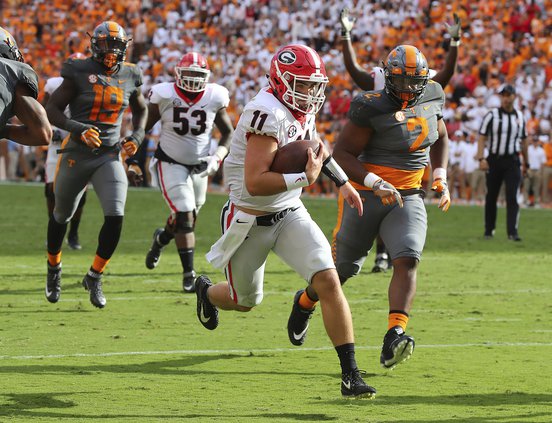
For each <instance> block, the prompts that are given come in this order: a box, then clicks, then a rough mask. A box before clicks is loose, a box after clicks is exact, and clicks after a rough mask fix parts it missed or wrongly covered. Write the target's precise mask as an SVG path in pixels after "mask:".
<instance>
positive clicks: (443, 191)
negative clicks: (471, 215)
mask: <svg viewBox="0 0 552 423" xmlns="http://www.w3.org/2000/svg"><path fill="white" fill-rule="evenodd" d="M431 190H432V191H435V192H436V193H437V194H438V195H439V197H440V199H439V208H440V209H441V210H443V211H444V212H446V211H447V210H448V209H449V207H450V192H449V189H448V185H447V181H445V180H444V179H435V180H434V181H433V183H432V184H431Z"/></svg>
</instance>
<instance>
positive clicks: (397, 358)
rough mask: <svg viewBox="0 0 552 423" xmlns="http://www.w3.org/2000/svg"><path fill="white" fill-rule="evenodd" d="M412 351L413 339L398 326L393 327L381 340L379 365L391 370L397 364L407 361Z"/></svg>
mask: <svg viewBox="0 0 552 423" xmlns="http://www.w3.org/2000/svg"><path fill="white" fill-rule="evenodd" d="M413 351H414V338H412V337H411V336H408V335H407V334H406V333H404V330H403V328H401V327H400V326H394V327H392V328H391V329H389V330H388V331H387V333H386V334H385V337H384V338H383V346H382V348H381V356H380V363H381V365H382V366H383V367H385V368H386V369H390V370H393V369H394V368H395V366H396V365H397V364H401V363H402V362H403V361H406V360H408V359H409V358H410V357H411V356H412V352H413Z"/></svg>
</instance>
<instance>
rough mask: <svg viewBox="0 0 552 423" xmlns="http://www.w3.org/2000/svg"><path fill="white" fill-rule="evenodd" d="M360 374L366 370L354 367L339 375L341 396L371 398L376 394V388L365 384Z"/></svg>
mask: <svg viewBox="0 0 552 423" xmlns="http://www.w3.org/2000/svg"><path fill="white" fill-rule="evenodd" d="M362 374H366V372H364V371H362V370H359V369H355V370H353V371H352V372H349V373H343V374H342V375H341V395H343V398H348V399H357V398H368V399H373V398H374V397H375V396H376V389H375V388H372V387H371V386H368V385H366V382H364V380H363V379H362Z"/></svg>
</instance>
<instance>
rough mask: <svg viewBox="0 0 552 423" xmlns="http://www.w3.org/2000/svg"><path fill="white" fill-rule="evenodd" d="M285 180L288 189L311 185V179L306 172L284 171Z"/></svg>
mask: <svg viewBox="0 0 552 423" xmlns="http://www.w3.org/2000/svg"><path fill="white" fill-rule="evenodd" d="M282 176H283V177H284V182H285V183H286V190H287V191H291V190H292V189H296V188H303V187H308V186H309V180H308V179H307V174H306V173H305V172H301V173H282Z"/></svg>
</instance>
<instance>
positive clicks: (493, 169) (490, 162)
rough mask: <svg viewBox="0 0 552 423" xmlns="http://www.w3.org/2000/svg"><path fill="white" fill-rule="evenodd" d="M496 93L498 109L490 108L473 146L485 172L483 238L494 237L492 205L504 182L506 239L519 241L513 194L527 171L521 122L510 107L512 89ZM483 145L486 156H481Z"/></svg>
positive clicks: (480, 165) (523, 127)
mask: <svg viewBox="0 0 552 423" xmlns="http://www.w3.org/2000/svg"><path fill="white" fill-rule="evenodd" d="M498 94H500V107H498V108H494V109H491V110H490V111H489V112H487V114H486V115H485V117H484V118H483V122H482V123H481V128H480V129H479V140H478V146H477V147H478V148H477V159H478V160H479V168H480V169H481V170H484V171H486V172H487V196H486V197H485V238H486V239H490V238H492V237H493V236H494V232H495V226H496V209H497V206H496V203H497V200H498V193H499V191H500V186H501V185H502V182H503V181H504V184H505V187H506V225H507V230H508V239H509V240H512V241H521V238H520V237H519V234H518V221H519V205H518V201H517V194H518V191H519V187H520V185H521V175H522V172H523V174H525V172H526V169H527V168H528V160H527V139H526V137H527V133H526V129H525V119H524V117H523V114H522V113H521V111H519V110H517V109H516V108H514V100H515V99H516V89H515V88H514V87H513V86H512V85H508V84H507V85H503V86H502V87H501V88H500V89H499V91H498ZM487 142H488V144H487V147H488V151H489V155H488V156H487V157H484V149H485V144H486V143H487ZM520 153H521V154H522V155H523V163H521V160H520ZM522 168H523V169H522Z"/></svg>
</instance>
